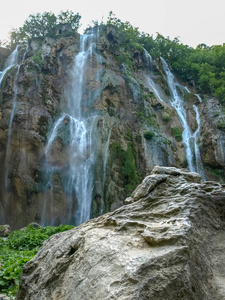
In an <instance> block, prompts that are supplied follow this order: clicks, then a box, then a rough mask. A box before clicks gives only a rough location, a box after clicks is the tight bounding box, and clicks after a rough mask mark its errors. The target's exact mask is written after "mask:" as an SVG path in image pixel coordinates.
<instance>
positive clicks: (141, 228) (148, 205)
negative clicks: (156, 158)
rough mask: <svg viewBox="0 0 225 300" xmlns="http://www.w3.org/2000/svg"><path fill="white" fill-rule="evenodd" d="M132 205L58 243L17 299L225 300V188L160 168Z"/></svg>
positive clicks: (26, 271) (49, 245)
mask: <svg viewBox="0 0 225 300" xmlns="http://www.w3.org/2000/svg"><path fill="white" fill-rule="evenodd" d="M127 202H128V203H129V204H128V205H125V206H122V207H120V208H118V209H117V210H115V211H114V212H111V213H107V214H105V215H103V216H101V217H98V218H96V219H93V220H90V221H88V222H86V223H84V224H82V225H80V226H79V227H77V228H75V229H72V230H70V231H68V232H63V233H61V234H56V235H54V236H52V237H50V239H49V240H47V241H46V242H45V243H44V244H43V246H42V248H41V249H40V251H39V252H38V254H37V255H36V256H35V257H34V258H33V259H32V260H31V261H30V262H28V263H27V264H26V265H25V267H24V268H23V274H22V277H21V281H20V289H19V292H18V295H17V297H16V299H17V300H28V299H32V300H34V299H39V300H50V299H52V300H53V299H54V300H58V299H60V300H71V299H82V300H86V299H93V300H95V299H96V300H97V299H104V300H107V299H115V300H117V299H120V300H125V299H126V300H129V299H130V300H135V299H136V300H140V299H143V300H144V299H154V300H157V299H159V300H163V299H165V300H182V299H183V300H203V299H204V300H212V299H214V300H222V299H224V294H225V284H224V276H225V263H224V262H225V251H224V250H225V243H224V237H225V231H224V225H225V213H224V212H225V186H224V185H221V184H219V183H216V182H211V181H208V182H207V181H206V182H204V183H200V176H199V175H198V174H197V173H190V172H188V171H187V170H185V169H177V168H168V167H155V168H154V169H153V171H152V173H151V175H149V176H147V177H146V178H145V179H144V180H143V182H142V183H141V184H140V185H139V186H138V187H137V188H136V190H135V191H134V192H133V193H132V195H131V197H130V198H128V199H127Z"/></svg>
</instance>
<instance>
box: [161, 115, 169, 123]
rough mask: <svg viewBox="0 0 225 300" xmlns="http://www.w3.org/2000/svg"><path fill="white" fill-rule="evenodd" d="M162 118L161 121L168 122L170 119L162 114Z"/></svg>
mask: <svg viewBox="0 0 225 300" xmlns="http://www.w3.org/2000/svg"><path fill="white" fill-rule="evenodd" d="M162 120H163V122H165V123H168V122H169V121H170V117H169V116H163V117H162Z"/></svg>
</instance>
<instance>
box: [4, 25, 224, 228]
mask: <svg viewBox="0 0 225 300" xmlns="http://www.w3.org/2000/svg"><path fill="white" fill-rule="evenodd" d="M95 35H96V37H95V39H96V42H95V48H94V52H93V55H92V58H91V59H90V63H89V65H88V67H87V68H86V69H85V71H84V76H85V90H84V93H83V96H82V103H83V104H82V110H83V112H84V113H85V114H86V115H88V114H95V115H96V118H95V123H96V124H95V130H94V131H93V140H94V144H95V146H94V156H95V162H94V165H93V169H92V171H93V174H94V182H93V195H92V212H91V216H92V217H93V216H98V215H100V214H102V213H103V212H107V211H112V210H114V209H115V208H117V207H119V206H121V205H123V204H124V199H125V198H126V197H127V196H128V195H130V193H131V192H132V190H133V189H134V188H135V186H136V185H137V184H138V183H140V182H141V180H142V178H143V177H144V176H146V175H147V174H149V172H150V171H151V170H152V169H153V168H154V166H155V165H166V166H176V167H187V160H186V154H185V147H184V145H183V143H182V141H181V139H180V137H179V136H177V135H176V134H177V133H180V134H181V132H182V130H183V129H182V124H181V121H180V118H179V117H178V115H177V113H176V110H175V109H174V108H173V107H172V106H171V105H170V103H169V97H170V95H169V89H168V85H167V83H166V79H165V74H164V72H163V70H162V66H161V64H160V62H159V61H155V62H153V70H150V68H149V63H148V61H147V59H146V55H145V52H144V51H143V50H141V49H140V50H135V49H133V48H132V47H131V48H130V52H129V61H125V58H126V57H124V56H123V53H122V50H121V48H120V45H119V41H118V37H117V33H116V31H115V30H114V29H113V28H107V29H104V30H103V31H100V33H99V32H95ZM79 51H80V38H79V35H71V36H68V37H61V36H60V35H59V36H57V37H56V38H45V39H40V40H33V41H31V42H30V43H29V45H28V46H27V47H26V46H20V47H19V62H18V65H17V66H14V67H12V68H11V69H10V70H9V71H8V72H7V74H6V75H5V76H4V79H3V80H2V84H1V110H0V146H1V147H0V163H1V166H2V171H1V174H0V182H1V184H0V223H10V225H11V227H12V228H19V227H22V226H24V225H26V224H27V223H29V222H32V221H36V222H39V223H42V222H43V215H44V216H45V224H52V225H56V224H58V223H64V222H68V220H67V216H68V213H70V214H75V212H76V208H77V199H76V195H75V196H73V197H74V201H73V203H74V204H73V205H72V206H71V205H69V204H68V199H67V198H68V195H67V194H66V193H65V188H64V185H65V183H64V179H63V174H64V173H65V172H64V171H65V170H66V169H67V168H68V164H69V161H68V157H67V152H66V149H67V141H66V136H65V131H66V129H63V130H64V131H62V132H61V133H59V134H58V137H57V138H56V139H55V141H54V147H52V150H51V159H50V160H49V162H48V163H49V165H50V167H54V168H55V169H57V170H58V171H57V172H55V173H54V175H53V177H52V183H51V186H50V185H48V179H47V175H46V169H47V167H49V166H46V160H45V155H44V153H45V149H46V145H47V143H48V140H49V135H50V132H51V131H52V130H53V127H54V124H55V122H56V121H57V119H58V118H59V116H60V115H61V113H62V111H63V107H64V106H65V103H66V98H67V96H68V95H67V94H68V90H71V86H72V85H73V83H72V73H71V72H72V68H73V65H74V57H75V56H76V54H77V53H78V52H79ZM129 63H131V64H132V68H131V66H130V67H129V68H128V67H127V66H128V64H129ZM150 73H151V74H152V77H153V78H154V81H155V83H156V85H157V90H158V92H159V93H160V96H161V97H162V98H163V99H164V101H163V102H162V101H160V100H159V99H158V97H156V94H155V92H154V90H153V89H152V87H150V86H149V82H148V79H147V78H148V75H149V74H150ZM185 101H186V106H187V111H188V113H187V118H188V122H189V124H190V127H191V130H192V131H193V132H194V131H195V130H196V126H197V123H196V115H195V111H194V110H193V107H192V105H193V103H195V104H196V105H198V107H199V109H200V117H201V132H200V133H201V135H200V138H199V147H200V149H201V153H202V161H203V164H204V165H206V167H207V170H205V171H206V173H207V174H206V175H207V178H208V179H219V180H223V179H222V177H221V176H222V175H223V172H224V165H225V157H224V149H225V147H224V133H223V128H222V130H221V128H220V129H219V128H218V127H219V126H217V125H218V124H219V122H220V118H222V117H220V108H219V104H217V106H218V109H217V112H218V114H217V117H216V118H217V119H218V120H217V119H215V112H214V110H215V103H217V102H216V100H215V99H207V101H206V100H204V99H203V101H202V102H201V103H199V101H198V99H197V98H196V96H195V95H194V91H193V93H190V95H189V94H188V96H187V99H186V100H185ZM217 112H216V113H217ZM64 123H65V128H66V126H67V123H68V120H67V119H64ZM88 156H89V154H88V153H87V155H86V157H87V158H88ZM214 169H216V171H217V172H212V171H213V170H214ZM63 172H64V173H63Z"/></svg>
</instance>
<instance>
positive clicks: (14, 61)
mask: <svg viewBox="0 0 225 300" xmlns="http://www.w3.org/2000/svg"><path fill="white" fill-rule="evenodd" d="M18 57H19V53H18V46H17V47H16V49H15V50H14V51H13V52H12V53H11V55H10V56H9V58H8V59H7V61H6V64H5V69H4V70H3V71H2V72H1V74H0V86H1V83H2V80H3V78H4V75H5V74H6V73H7V71H8V70H10V69H11V68H12V67H15V66H16V67H17V72H16V75H15V79H14V85H13V99H12V110H11V114H10V119H9V127H8V139H7V145H6V158H5V164H6V168H5V170H6V171H5V189H6V190H8V173H9V158H10V154H11V153H10V146H11V134H12V123H13V118H14V115H15V110H16V98H17V94H18V77H19V71H20V65H19V64H18ZM23 58H25V56H24V57H23ZM23 60H24V59H23ZM23 60H22V63H23Z"/></svg>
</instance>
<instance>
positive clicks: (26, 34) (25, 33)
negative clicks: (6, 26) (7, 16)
mask: <svg viewBox="0 0 225 300" xmlns="http://www.w3.org/2000/svg"><path fill="white" fill-rule="evenodd" d="M80 19H81V16H80V15H79V13H77V14H74V13H73V12H72V11H69V10H67V11H61V12H60V14H59V15H57V16H56V15H55V14H54V13H52V12H44V13H43V14H40V13H37V14H36V15H29V17H28V19H27V20H26V21H25V22H24V24H23V26H22V27H19V28H18V29H13V30H12V32H11V34H10V44H11V46H12V45H13V44H18V43H21V42H27V41H28V40H29V39H32V38H36V37H45V36H52V35H54V34H55V27H56V26H57V25H58V24H65V23H68V24H70V26H71V28H72V29H73V30H74V31H77V30H78V29H79V27H80Z"/></svg>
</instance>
